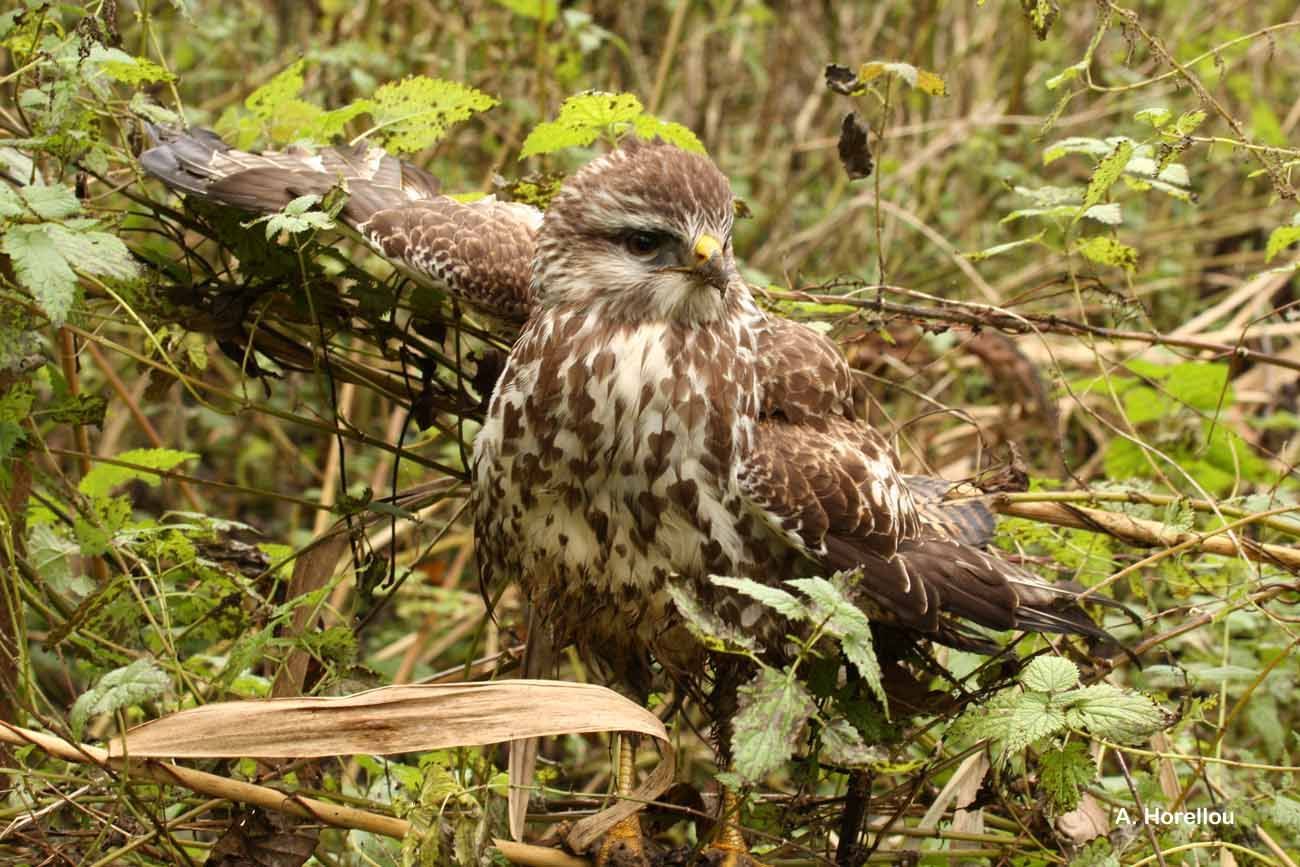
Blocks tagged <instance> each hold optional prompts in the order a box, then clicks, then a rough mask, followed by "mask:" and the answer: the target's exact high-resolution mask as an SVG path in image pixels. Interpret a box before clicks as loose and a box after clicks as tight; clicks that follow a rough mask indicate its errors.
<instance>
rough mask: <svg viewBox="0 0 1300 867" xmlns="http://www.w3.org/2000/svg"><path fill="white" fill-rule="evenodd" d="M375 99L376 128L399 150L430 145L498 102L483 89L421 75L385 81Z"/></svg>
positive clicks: (387, 144)
mask: <svg viewBox="0 0 1300 867" xmlns="http://www.w3.org/2000/svg"><path fill="white" fill-rule="evenodd" d="M371 102H372V103H373V106H372V107H371V108H370V115H371V117H373V118H374V120H375V127H374V131H376V132H378V138H379V139H380V140H381V141H382V142H383V143H384V146H385V147H386V148H388V150H390V151H394V152H398V153H410V152H412V151H418V150H420V149H422V148H426V147H428V146H429V145H431V144H433V143H434V142H436V141H438V140H439V139H441V138H442V137H443V135H445V134H446V132H447V129H448V128H449V127H450V126H451V125H452V124H455V123H459V122H460V121H462V120H466V119H468V118H469V117H470V116H471V115H473V114H475V113H476V112H480V111H486V110H487V109H489V108H491V107H492V106H494V105H496V104H497V100H496V98H495V97H491V96H488V95H487V94H486V93H483V92H482V91H480V90H475V89H474V88H472V87H466V86H465V85H463V84H459V83H457V82H454V81H444V80H442V79H440V78H426V77H425V76H421V75H416V76H412V77H410V78H405V79H403V80H402V81H397V82H393V83H390V84H385V85H384V86H383V87H381V88H379V89H378V90H376V91H375V93H374V96H373V97H372V98H371Z"/></svg>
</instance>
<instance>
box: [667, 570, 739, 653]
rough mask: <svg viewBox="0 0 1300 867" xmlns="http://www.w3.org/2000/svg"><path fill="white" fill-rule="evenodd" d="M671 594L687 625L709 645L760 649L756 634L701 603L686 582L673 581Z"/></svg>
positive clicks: (730, 649)
mask: <svg viewBox="0 0 1300 867" xmlns="http://www.w3.org/2000/svg"><path fill="white" fill-rule="evenodd" d="M668 595H669V596H670V597H672V600H673V604H674V605H675V606H677V611H678V613H680V614H681V615H682V618H683V619H684V620H685V621H686V628H687V629H689V630H690V631H691V634H692V635H694V636H695V637H696V638H698V639H699V640H700V641H701V642H702V643H703V644H704V646H705V647H708V648H710V649H711V650H718V651H722V652H724V653H735V652H737V650H740V651H755V650H757V648H758V645H757V644H756V643H755V642H754V639H753V638H751V637H750V636H748V635H746V634H745V633H744V632H742V631H741V630H739V629H737V628H736V627H734V626H731V625H730V624H728V623H726V622H725V621H723V619H722V618H721V617H719V616H718V615H716V614H714V613H713V612H712V611H709V610H708V609H707V608H705V607H704V606H703V605H701V604H700V600H699V599H697V598H696V596H695V594H693V593H692V592H691V591H690V590H689V589H688V588H687V587H686V586H685V585H683V584H677V583H672V582H669V584H668Z"/></svg>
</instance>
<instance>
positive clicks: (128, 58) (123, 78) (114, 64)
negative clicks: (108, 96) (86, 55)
mask: <svg viewBox="0 0 1300 867" xmlns="http://www.w3.org/2000/svg"><path fill="white" fill-rule="evenodd" d="M90 61H91V62H92V63H94V64H95V65H96V66H97V68H98V69H99V71H100V72H102V73H103V74H104V75H107V76H108V77H109V78H111V79H113V80H114V81H120V82H122V83H123V84H149V83H152V82H156V81H171V80H172V79H174V78H175V77H176V76H174V75H172V74H171V73H170V72H168V71H167V70H165V69H163V68H162V67H161V66H159V65H158V64H156V63H154V62H153V61H152V60H148V59H146V58H143V57H134V56H132V55H130V54H127V53H126V52H125V51H122V50H121V49H118V48H106V47H105V46H103V45H96V46H95V47H94V48H92V49H91V50H90Z"/></svg>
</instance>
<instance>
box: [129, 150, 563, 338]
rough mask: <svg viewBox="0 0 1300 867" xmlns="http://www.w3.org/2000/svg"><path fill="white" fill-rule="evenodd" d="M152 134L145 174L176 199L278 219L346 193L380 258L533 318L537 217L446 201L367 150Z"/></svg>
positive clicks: (413, 169) (495, 309)
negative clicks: (280, 147) (260, 145)
mask: <svg viewBox="0 0 1300 867" xmlns="http://www.w3.org/2000/svg"><path fill="white" fill-rule="evenodd" d="M150 132H151V134H152V135H153V136H154V138H155V139H156V142H157V143H156V144H155V146H154V147H152V148H150V149H149V150H147V151H145V152H144V153H143V154H141V155H140V164H141V165H142V166H143V167H144V169H145V170H146V171H147V172H149V173H150V174H152V175H154V176H156V177H158V178H159V179H161V180H162V181H163V182H164V183H166V184H167V185H168V186H170V187H173V188H174V189H177V190H179V191H181V192H184V193H187V194H189V195H195V196H201V197H203V198H206V199H211V200H213V201H216V202H221V203H222V204H226V205H232V206H234V207H237V208H243V209H244V210H248V211H255V212H259V213H271V212H274V211H278V210H280V209H282V208H283V207H284V206H285V205H287V204H288V203H289V202H291V201H292V200H293V199H295V198H297V197H298V196H303V195H309V194H315V195H324V194H325V193H327V192H328V191H329V190H330V189H332V188H334V187H336V186H339V185H340V184H344V185H345V186H346V189H347V191H348V194H349V196H348V200H347V203H346V204H345V205H344V206H343V211H342V213H341V214H340V218H341V219H342V221H343V223H344V225H346V226H347V227H348V228H349V229H352V230H353V231H355V232H356V233H357V234H358V235H359V236H360V237H361V238H362V239H363V240H365V242H366V243H367V244H369V245H370V246H371V247H372V248H373V249H374V250H375V251H376V252H378V253H379V254H380V255H381V256H383V257H385V258H386V259H388V260H390V261H391V262H393V263H394V264H396V265H398V266H399V267H401V268H402V269H403V270H404V271H406V272H407V273H409V274H410V275H411V276H413V277H415V278H416V279H417V280H421V281H422V282H425V283H427V284H430V285H433V286H436V287H438V288H440V289H445V290H446V291H448V292H449V293H451V294H452V295H454V296H456V297H457V298H461V299H463V300H465V301H467V302H469V303H471V304H473V305H475V306H476V307H479V308H481V309H483V310H485V311H486V312H488V313H492V314H494V315H496V316H498V317H500V318H501V319H504V320H508V321H513V322H515V323H519V322H522V321H524V320H525V319H526V318H527V315H528V309H529V280H530V278H531V274H532V262H533V248H534V245H535V236H536V231H537V227H538V226H539V225H540V223H541V218H542V215H541V212H540V211H538V210H536V209H535V208H530V207H528V206H526V205H519V204H512V203H507V202H499V201H497V200H496V199H495V198H494V197H491V196H489V197H487V198H483V199H479V200H477V201H475V202H470V203H465V202H459V201H457V200H455V199H452V198H449V197H448V196H444V195H441V194H440V193H439V191H438V181H437V179H436V178H434V177H433V176H432V175H430V174H429V173H428V172H426V171H424V170H423V169H421V168H419V167H418V166H415V165H412V164H410V163H407V162H403V161H402V160H399V159H397V158H396V157H394V156H391V155H389V154H388V153H386V152H385V151H384V150H382V149H380V148H377V147H368V146H366V145H364V144H360V145H354V146H351V147H332V148H322V149H320V150H316V151H312V150H308V149H306V148H290V149H289V150H286V151H283V152H272V151H268V152H266V153H261V154H254V153H248V152H246V151H240V150H235V149H234V148H231V147H229V146H228V145H227V144H226V143H225V142H223V141H222V140H221V138H220V137H218V136H217V135H216V134H215V133H213V132H211V131H209V130H202V129H199V130H194V131H192V132H176V131H171V130H160V129H158V128H154V127H151V128H150Z"/></svg>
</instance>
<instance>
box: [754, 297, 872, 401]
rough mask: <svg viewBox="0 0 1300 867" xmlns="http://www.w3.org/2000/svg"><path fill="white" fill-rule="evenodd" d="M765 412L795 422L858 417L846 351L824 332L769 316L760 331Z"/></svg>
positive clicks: (760, 366)
mask: <svg viewBox="0 0 1300 867" xmlns="http://www.w3.org/2000/svg"><path fill="white" fill-rule="evenodd" d="M758 363H759V370H758V375H759V378H760V381H761V382H762V386H763V406H762V414H763V416H765V417H772V416H780V417H782V418H784V419H786V420H787V421H790V422H793V423H795V424H809V425H814V426H818V425H821V424H822V422H823V420H824V419H831V418H850V419H851V418H853V417H854V407H853V379H852V374H851V371H850V370H849V365H848V363H847V362H846V361H845V360H844V355H843V353H841V352H840V350H839V348H838V347H837V346H836V345H835V344H834V342H832V341H831V340H830V339H829V338H828V337H826V336H825V335H824V334H820V333H818V332H816V331H814V330H813V329H811V328H809V327H808V326H806V325H802V324H800V323H798V322H792V321H791V320H789V319H785V318H782V317H780V316H775V315H769V316H768V317H767V322H766V323H765V327H764V328H763V329H762V330H761V331H760V332H759V334H758Z"/></svg>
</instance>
